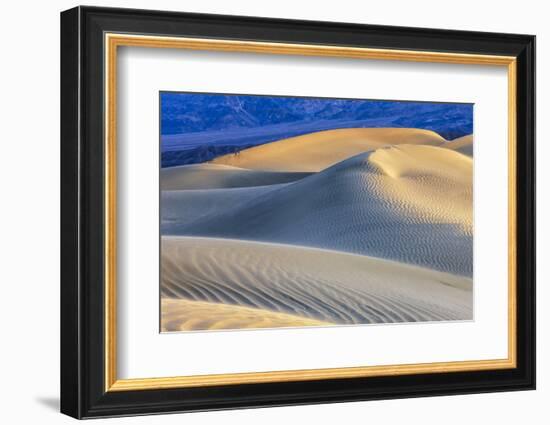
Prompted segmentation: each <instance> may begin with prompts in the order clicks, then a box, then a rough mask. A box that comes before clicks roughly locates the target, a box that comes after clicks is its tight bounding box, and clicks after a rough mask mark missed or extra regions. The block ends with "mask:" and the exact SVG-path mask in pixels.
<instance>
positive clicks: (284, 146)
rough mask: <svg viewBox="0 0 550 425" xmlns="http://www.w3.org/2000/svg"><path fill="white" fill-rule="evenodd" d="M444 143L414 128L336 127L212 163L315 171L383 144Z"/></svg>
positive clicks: (293, 170) (279, 169) (432, 135)
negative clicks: (335, 128)
mask: <svg viewBox="0 0 550 425" xmlns="http://www.w3.org/2000/svg"><path fill="white" fill-rule="evenodd" d="M444 142H445V139H444V138H442V137H441V136H440V135H439V134H437V133H435V132H433V131H429V130H421V129H416V128H349V129H337V130H327V131H319V132H315V133H310V134H306V135H302V136H297V137H291V138H288V139H283V140H279V141H276V142H272V143H266V144H264V145H260V146H255V147H253V148H249V149H245V150H243V151H241V152H239V153H238V154H229V155H224V156H221V157H218V158H216V159H214V160H213V161H212V163H215V164H225V165H232V166H236V167H241V168H247V169H253V170H264V171H265V170H272V171H279V172H281V171H286V172H300V171H301V172H307V171H309V172H315V171H321V170H323V169H325V168H327V167H330V166H331V165H334V164H336V163H338V162H340V161H343V160H344V159H346V158H349V157H351V156H354V155H357V154H359V153H362V152H366V151H369V150H372V149H376V148H380V147H382V146H386V145H398V144H402V143H407V144H424V145H434V146H439V145H441V144H442V143H444ZM280 183H282V182H280Z"/></svg>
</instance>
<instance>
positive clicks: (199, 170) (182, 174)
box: [160, 164, 311, 190]
mask: <svg viewBox="0 0 550 425" xmlns="http://www.w3.org/2000/svg"><path fill="white" fill-rule="evenodd" d="M310 174H311V173H307V172H306V173H300V172H294V173H286V172H276V171H258V170H246V169H243V168H237V167H232V166H229V165H223V164H192V165H183V166H179V167H170V168H164V169H162V170H161V176H160V188H161V190H182V189H215V188H233V187H249V186H264V185H271V184H278V183H287V182H291V181H295V180H298V179H301V178H302V177H305V176H308V175H310Z"/></svg>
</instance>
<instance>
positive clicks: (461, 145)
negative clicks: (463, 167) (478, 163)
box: [443, 134, 474, 157]
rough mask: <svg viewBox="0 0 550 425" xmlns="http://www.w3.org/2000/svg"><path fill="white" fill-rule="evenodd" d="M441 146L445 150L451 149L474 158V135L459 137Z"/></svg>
mask: <svg viewBox="0 0 550 425" xmlns="http://www.w3.org/2000/svg"><path fill="white" fill-rule="evenodd" d="M443 146H444V147H446V148H447V149H452V150H454V151H457V152H460V153H463V154H464V155H468V156H470V157H472V156H474V135H473V134H469V135H467V136H462V137H459V138H457V139H454V140H451V141H450V142H447V143H445V144H444V145H443Z"/></svg>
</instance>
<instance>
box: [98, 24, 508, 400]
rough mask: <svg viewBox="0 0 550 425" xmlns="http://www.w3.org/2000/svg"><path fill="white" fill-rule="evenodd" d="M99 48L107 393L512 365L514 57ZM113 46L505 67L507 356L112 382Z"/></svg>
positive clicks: (123, 38) (134, 38)
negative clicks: (102, 50) (102, 60)
mask: <svg viewBox="0 0 550 425" xmlns="http://www.w3.org/2000/svg"><path fill="white" fill-rule="evenodd" d="M104 43H105V44H104V46H105V68H104V69H105V88H104V90H105V135H104V136H105V140H104V143H105V188H104V189H105V235H104V236H105V276H104V278H105V376H104V378H105V391H135V390H150V389H167V388H182V387H204V386H215V385H236V384H254V383H268V382H288V381H311V380H321V379H337V378H354V377H374V376H390V375H411V374H417V373H447V372H460V371H481V370H496V369H510V368H515V367H516V326H517V322H516V285H517V282H516V252H517V246H516V199H517V198H516V144H517V140H516V84H517V76H516V58H515V57H513V56H493V55H477V54H461V53H445V52H424V51H410V50H393V49H370V48H358V47H340V46H328V45H307V44H287V43H267V42H256V41H235V40H215V39H200V38H179V37H160V36H146V35H128V34H115V33H106V34H105V39H104ZM119 46H133V47H149V48H170V49H191V50H210V51H229V52H249V53H264V54H281V55H302V56H329V57H342V58H356V59H376V60H398V61H407V62H437V63H453V64H470V65H494V66H504V67H507V71H508V357H507V358H505V359H495V360H469V361H454V362H436V363H419V364H399V365H381V366H364V367H343V368H327V369H305V370H285V371H272V372H253V373H230V374H215V375H195V376H175V377H164V378H155V377H151V378H139V379H118V378H117V372H116V364H117V350H116V347H117V338H116V336H117V324H116V264H117V256H116V234H117V230H116V208H117V205H116V187H117V182H116V163H117V158H116V135H117V133H116V123H117V119H116V117H117V111H116V106H117V48H118V47H119Z"/></svg>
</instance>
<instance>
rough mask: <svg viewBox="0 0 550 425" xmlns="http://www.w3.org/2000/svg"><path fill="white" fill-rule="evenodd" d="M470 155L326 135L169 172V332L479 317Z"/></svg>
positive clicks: (411, 137) (459, 147)
mask: <svg viewBox="0 0 550 425" xmlns="http://www.w3.org/2000/svg"><path fill="white" fill-rule="evenodd" d="M462 139H464V138H462ZM471 145H472V138H471V137H470V139H469V141H468V139H467V138H466V139H465V140H455V141H452V142H446V141H445V140H444V139H443V138H441V137H440V136H439V135H437V134H436V133H434V132H431V131H426V130H417V129H379V128H377V129H345V130H330V131H324V132H317V133H312V134H308V135H305V136H299V137H294V138H289V139H284V140H281V141H277V142H272V143H268V144H265V145H262V146H257V147H254V148H250V149H246V150H243V151H241V152H240V154H238V155H226V156H223V157H219V158H217V159H216V160H214V161H212V162H211V163H207V164H200V165H194V166H182V167H175V168H174V169H167V170H163V172H162V174H161V181H162V183H161V184H162V187H163V189H165V190H163V191H162V193H161V232H162V235H163V237H162V252H161V254H162V261H161V264H162V266H161V267H162V272H161V277H162V287H161V294H162V299H163V311H162V313H163V319H162V326H163V329H165V330H166V331H171V330H200V329H231V328H233V329H234V328H254V327H287V326H315V325H318V326H326V325H328V324H356V323H386V322H409V321H434V320H435V321H437V320H468V319H472V158H471V156H469V155H467V154H466V153H465V152H463V150H464V149H466V148H468V146H469V147H470V149H471ZM466 152H467V149H466ZM168 189H169V190H168Z"/></svg>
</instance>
